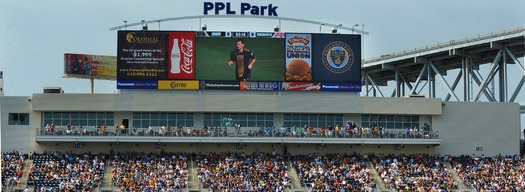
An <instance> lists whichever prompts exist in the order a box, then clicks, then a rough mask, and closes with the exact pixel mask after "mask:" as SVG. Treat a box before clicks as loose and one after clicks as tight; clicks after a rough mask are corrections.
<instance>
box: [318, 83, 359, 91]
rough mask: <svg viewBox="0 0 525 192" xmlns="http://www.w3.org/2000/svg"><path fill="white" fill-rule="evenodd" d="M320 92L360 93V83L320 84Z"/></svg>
mask: <svg viewBox="0 0 525 192" xmlns="http://www.w3.org/2000/svg"><path fill="white" fill-rule="evenodd" d="M321 90H322V91H339V92H361V84H360V83H321Z"/></svg>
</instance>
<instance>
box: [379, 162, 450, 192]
mask: <svg viewBox="0 0 525 192" xmlns="http://www.w3.org/2000/svg"><path fill="white" fill-rule="evenodd" d="M444 160H446V157H441V156H431V155H424V154H421V155H400V156H393V155H387V156H379V157H375V158H372V162H373V163H374V165H375V168H376V170H377V172H378V174H379V176H380V177H381V179H382V181H383V182H384V184H385V186H386V188H391V189H396V190H406V191H439V190H443V191H450V190H454V189H457V188H458V183H457V182H456V180H455V179H454V177H453V176H452V174H450V170H448V169H447V168H446V167H445V164H444Z"/></svg>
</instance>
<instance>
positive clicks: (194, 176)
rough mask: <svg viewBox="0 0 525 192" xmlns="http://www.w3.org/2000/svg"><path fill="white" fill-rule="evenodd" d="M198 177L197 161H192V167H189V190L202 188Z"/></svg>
mask: <svg viewBox="0 0 525 192" xmlns="http://www.w3.org/2000/svg"><path fill="white" fill-rule="evenodd" d="M198 178H199V177H198V173H197V167H196V166H195V162H193V161H191V163H190V167H189V169H188V189H189V190H198V189H200V187H199V181H198Z"/></svg>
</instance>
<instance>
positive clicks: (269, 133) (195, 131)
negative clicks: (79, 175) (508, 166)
mask: <svg viewBox="0 0 525 192" xmlns="http://www.w3.org/2000/svg"><path fill="white" fill-rule="evenodd" d="M36 134H37V136H56V137H61V136H82V137H108V136H110V137H120V136H126V137H130V136H131V137H244V138H260V137H266V138H273V137H276V138H349V139H352V138H359V139H363V138H365V139H366V138H370V139H438V138H439V131H424V130H420V131H406V130H402V129H386V130H382V131H374V130H370V129H365V130H357V131H355V130H340V131H335V130H320V129H316V130H314V131H304V130H302V131H292V130H291V129H289V128H284V129H283V128H281V129H263V128H261V129H259V128H248V127H246V128H241V129H234V128H226V129H224V128H220V129H215V128H213V129H205V128H191V127H186V128H172V129H157V130H155V129H149V128H126V129H116V130H115V129H112V130H106V131H101V130H96V129H92V130H89V129H83V130H70V131H68V130H66V129H54V130H51V129H46V128H36Z"/></svg>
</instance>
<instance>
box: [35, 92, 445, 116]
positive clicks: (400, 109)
mask: <svg viewBox="0 0 525 192" xmlns="http://www.w3.org/2000/svg"><path fill="white" fill-rule="evenodd" d="M32 107H33V110H34V111H79V110H81V111H86V112H88V111H117V112H121V111H122V112H131V111H141V112H149V111H151V112H220V113H229V112H236V113H239V112H241V113H242V112H245V113H246V112H252V113H262V112H263V113H264V112H268V113H340V114H344V113H353V114H401V115H402V114H420V115H424V114H427V115H440V114H441V111H442V110H441V100H439V99H425V98H373V97H345V96H340V95H326V96H324V95H308V96H299V95H211V94H209V95H189V94H180V95H167V94H160V95H155V94H134V95H125V94H96V95H90V94H34V95H33V106H32Z"/></svg>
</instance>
